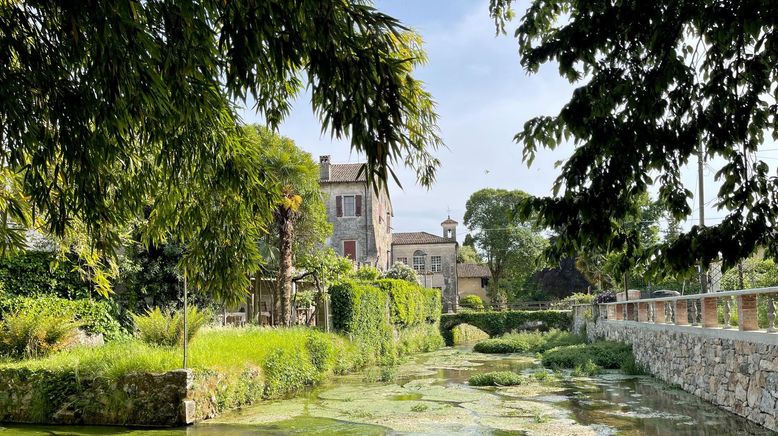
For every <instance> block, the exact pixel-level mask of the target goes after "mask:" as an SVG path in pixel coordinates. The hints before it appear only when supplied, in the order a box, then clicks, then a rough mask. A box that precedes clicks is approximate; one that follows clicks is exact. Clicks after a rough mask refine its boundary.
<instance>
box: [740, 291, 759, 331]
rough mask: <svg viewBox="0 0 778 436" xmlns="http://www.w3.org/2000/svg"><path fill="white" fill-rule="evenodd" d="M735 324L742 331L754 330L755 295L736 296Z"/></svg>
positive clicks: (755, 323)
mask: <svg viewBox="0 0 778 436" xmlns="http://www.w3.org/2000/svg"><path fill="white" fill-rule="evenodd" d="M737 323H738V327H739V329H740V330H742V331H749V330H756V329H758V328H759V326H758V325H757V313H756V295H753V294H752V295H738V296H737Z"/></svg>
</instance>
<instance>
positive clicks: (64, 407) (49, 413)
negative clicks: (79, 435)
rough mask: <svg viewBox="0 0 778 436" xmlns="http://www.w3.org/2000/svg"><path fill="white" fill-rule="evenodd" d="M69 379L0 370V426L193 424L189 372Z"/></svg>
mask: <svg viewBox="0 0 778 436" xmlns="http://www.w3.org/2000/svg"><path fill="white" fill-rule="evenodd" d="M74 376H75V375H73V374H69V373H67V372H65V373H53V372H49V371H31V370H26V369H3V370H0V386H2V387H3V388H2V389H0V422H15V423H39V424H43V423H45V424H90V425H100V424H105V425H116V424H120V425H121V424H124V425H136V426H177V425H183V424H190V423H192V422H193V421H194V420H195V419H196V411H195V404H194V401H192V400H191V396H192V394H193V392H194V391H193V376H192V372H191V371H189V370H176V371H170V372H166V373H161V374H144V373H139V374H128V375H125V376H123V377H121V378H119V379H118V380H117V381H108V380H105V379H95V380H79V382H78V383H73V381H72V380H67V378H68V377H74Z"/></svg>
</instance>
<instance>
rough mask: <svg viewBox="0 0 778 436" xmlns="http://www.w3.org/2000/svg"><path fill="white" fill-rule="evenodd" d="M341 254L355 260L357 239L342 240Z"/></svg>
mask: <svg viewBox="0 0 778 436" xmlns="http://www.w3.org/2000/svg"><path fill="white" fill-rule="evenodd" d="M343 256H345V257H347V258H349V259H351V260H352V261H353V260H357V241H343Z"/></svg>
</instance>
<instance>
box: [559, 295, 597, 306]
mask: <svg viewBox="0 0 778 436" xmlns="http://www.w3.org/2000/svg"><path fill="white" fill-rule="evenodd" d="M594 297H595V296H594V295H593V294H584V293H582V292H576V293H574V294H572V295H568V296H567V297H565V298H563V299H562V301H566V302H570V303H574V304H589V303H591V302H593V301H594Z"/></svg>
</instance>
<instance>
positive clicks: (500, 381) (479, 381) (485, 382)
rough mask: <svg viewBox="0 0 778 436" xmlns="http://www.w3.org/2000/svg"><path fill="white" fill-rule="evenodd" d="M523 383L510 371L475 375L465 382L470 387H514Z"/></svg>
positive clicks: (521, 378)
mask: <svg viewBox="0 0 778 436" xmlns="http://www.w3.org/2000/svg"><path fill="white" fill-rule="evenodd" d="M524 382H525V379H524V377H522V376H521V375H519V374H516V373H515V372H512V371H493V372H487V373H483V374H475V375H473V376H472V377H470V379H468V381H467V383H468V384H470V386H516V385H520V384H523V383H524Z"/></svg>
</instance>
